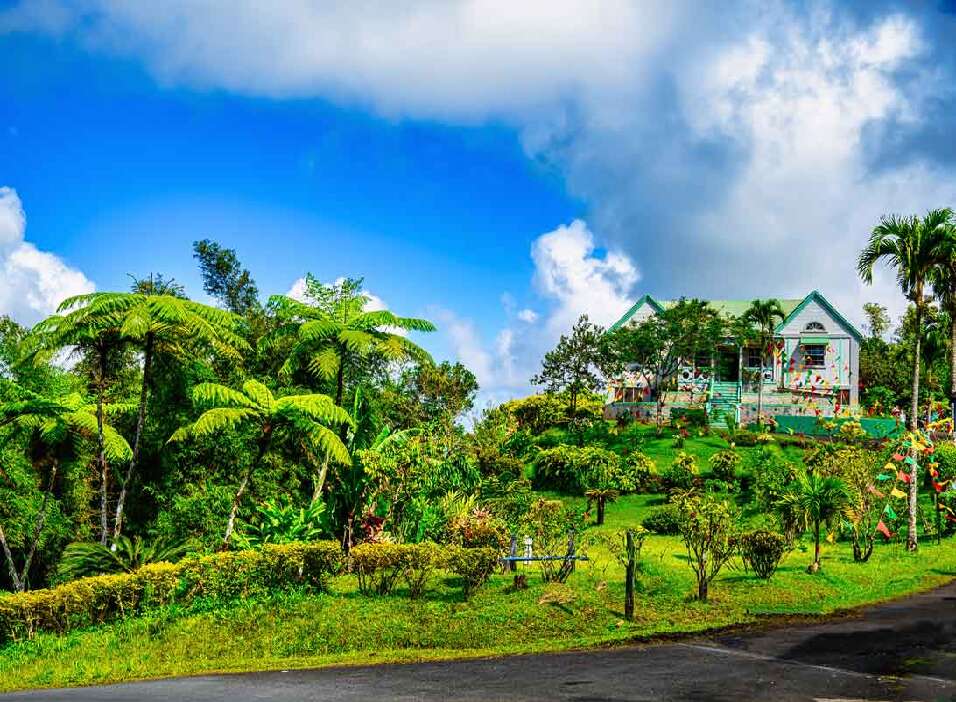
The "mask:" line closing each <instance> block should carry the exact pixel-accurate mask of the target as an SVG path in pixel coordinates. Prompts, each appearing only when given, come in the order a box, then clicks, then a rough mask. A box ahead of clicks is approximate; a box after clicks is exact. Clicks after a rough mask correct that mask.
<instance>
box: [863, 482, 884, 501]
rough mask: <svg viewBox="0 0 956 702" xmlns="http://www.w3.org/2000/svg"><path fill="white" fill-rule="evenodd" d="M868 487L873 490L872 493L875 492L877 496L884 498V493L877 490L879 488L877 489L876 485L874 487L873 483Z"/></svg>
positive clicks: (867, 487)
mask: <svg viewBox="0 0 956 702" xmlns="http://www.w3.org/2000/svg"><path fill="white" fill-rule="evenodd" d="M866 489H867V490H869V491H870V492H872V493H873V494H874V495H876V496H877V497H879V498H880V499H881V500H882V499H883V493H882V492H880V491H879V490H877V489H876V488H875V487H873V486H872V485H867V486H866Z"/></svg>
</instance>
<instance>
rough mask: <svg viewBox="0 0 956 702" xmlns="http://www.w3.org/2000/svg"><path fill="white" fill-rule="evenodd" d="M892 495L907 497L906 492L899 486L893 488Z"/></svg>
mask: <svg viewBox="0 0 956 702" xmlns="http://www.w3.org/2000/svg"><path fill="white" fill-rule="evenodd" d="M890 496H891V497H906V493H905V492H903V491H902V490H900V489H898V488H893V489H892V490H891V491H890Z"/></svg>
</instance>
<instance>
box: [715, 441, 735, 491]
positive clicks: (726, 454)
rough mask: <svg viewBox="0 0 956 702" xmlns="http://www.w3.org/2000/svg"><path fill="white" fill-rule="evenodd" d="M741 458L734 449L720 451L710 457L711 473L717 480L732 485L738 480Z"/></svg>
mask: <svg viewBox="0 0 956 702" xmlns="http://www.w3.org/2000/svg"><path fill="white" fill-rule="evenodd" d="M739 464H740V456H739V455H738V454H737V452H736V451H733V450H732V449H725V450H723V451H718V452H717V453H715V454H714V455H713V456H711V457H710V472H711V473H712V474H713V476H714V478H715V479H716V480H722V481H724V482H725V483H732V482H734V480H735V479H736V478H737V466H738V465H739Z"/></svg>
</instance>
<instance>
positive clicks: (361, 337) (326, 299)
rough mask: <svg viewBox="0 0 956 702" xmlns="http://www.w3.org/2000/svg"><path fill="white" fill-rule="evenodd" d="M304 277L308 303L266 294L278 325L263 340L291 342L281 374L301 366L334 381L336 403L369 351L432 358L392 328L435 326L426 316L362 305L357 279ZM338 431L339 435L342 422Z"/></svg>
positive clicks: (365, 298) (269, 343) (390, 356)
mask: <svg viewBox="0 0 956 702" xmlns="http://www.w3.org/2000/svg"><path fill="white" fill-rule="evenodd" d="M309 283H310V293H312V294H311V295H310V299H311V301H312V302H313V304H308V303H305V302H300V301H299V300H295V299H293V298H291V297H287V296H285V295H273V296H272V297H271V298H269V305H270V307H272V309H273V310H274V311H275V313H276V317H277V319H278V322H279V325H278V328H277V329H276V330H275V331H274V332H273V333H272V334H270V335H269V336H268V337H266V339H265V340H264V342H263V345H264V346H265V347H267V348H268V347H274V346H276V345H278V344H279V343H281V342H282V341H283V340H287V341H289V342H290V344H291V348H290V351H289V355H288V357H287V358H286V360H285V363H283V365H282V368H281V369H280V373H281V374H282V376H284V377H290V376H291V375H292V374H293V373H295V372H296V371H297V370H300V369H302V368H305V369H307V370H308V371H309V372H310V373H312V374H313V375H315V376H317V377H319V378H321V379H322V380H326V381H334V383H335V395H334V399H335V404H336V405H341V404H342V402H343V399H344V394H345V382H346V379H347V378H348V375H349V373H350V371H351V370H352V366H354V365H356V364H357V363H359V362H360V361H361V360H363V359H366V358H368V357H370V356H372V355H373V354H379V355H380V356H382V357H383V358H385V359H387V360H389V361H401V360H407V359H412V360H416V361H419V362H431V356H429V355H428V352H427V351H425V350H424V349H423V348H421V347H420V346H418V345H417V344H415V343H413V342H412V341H409V340H408V339H407V338H406V337H405V336H403V335H401V334H399V333H397V332H400V331H422V332H430V331H435V325H434V324H432V323H431V322H429V321H428V320H425V319H416V318H414V317H399V316H397V315H395V314H393V313H392V312H389V311H388V310H375V311H366V307H367V306H368V303H369V297H368V295H366V294H365V293H363V292H362V281H361V280H352V279H347V280H344V281H341V282H339V283H336V284H335V285H332V286H324V285H320V284H319V283H317V282H316V281H315V280H314V279H313V278H312V277H311V276H310V277H309ZM342 431H343V434H342V437H343V438H344V436H345V434H344V431H345V429H344V426H343V430H342Z"/></svg>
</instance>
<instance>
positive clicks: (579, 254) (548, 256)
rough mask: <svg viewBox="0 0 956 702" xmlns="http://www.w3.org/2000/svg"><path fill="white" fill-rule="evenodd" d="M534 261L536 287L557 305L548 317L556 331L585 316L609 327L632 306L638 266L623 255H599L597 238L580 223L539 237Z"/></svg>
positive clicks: (576, 222) (532, 247) (617, 253)
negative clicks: (596, 246)
mask: <svg viewBox="0 0 956 702" xmlns="http://www.w3.org/2000/svg"><path fill="white" fill-rule="evenodd" d="M531 258H532V259H533V260H534V266H535V274H534V281H535V285H536V287H537V288H538V290H539V292H540V293H541V294H542V295H543V296H544V297H545V298H547V299H549V300H553V301H555V302H556V303H557V307H556V308H555V310H554V311H553V312H552V314H551V315H550V316H549V319H548V326H549V328H550V329H551V330H552V331H564V330H565V329H566V328H567V327H569V326H570V325H571V324H573V323H574V321H575V320H576V319H577V318H578V317H579V316H580V315H582V314H588V315H590V316H591V319H592V321H595V322H598V323H601V324H609V323H611V322H613V321H614V320H615V319H617V318H618V317H619V316H620V315H621V314H622V313H623V312H624V311H625V310H626V309H627V308H628V307H629V306H630V305H631V303H632V302H633V300H632V293H633V288H634V284H635V283H636V282H637V281H638V280H639V279H640V274H639V273H638V270H637V267H636V266H635V265H634V263H633V262H632V261H631V259H630V257H628V256H627V255H626V254H624V253H622V252H621V251H616V250H610V251H607V252H606V253H605V254H604V255H603V256H601V255H599V254H598V253H597V252H596V250H595V242H594V234H592V233H591V230H590V229H588V226H587V224H586V223H585V222H583V221H582V220H579V219H576V220H574V221H573V222H571V223H570V224H568V225H563V224H562V225H561V226H559V227H558V228H557V229H555V230H554V231H551V232H548V233H547V234H542V235H541V236H539V237H538V238H537V239H535V241H534V243H533V244H532V246H531Z"/></svg>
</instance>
